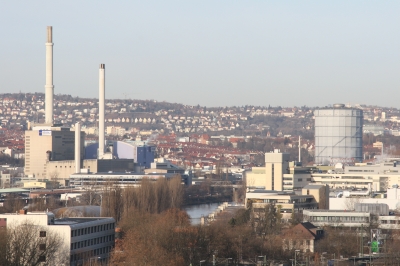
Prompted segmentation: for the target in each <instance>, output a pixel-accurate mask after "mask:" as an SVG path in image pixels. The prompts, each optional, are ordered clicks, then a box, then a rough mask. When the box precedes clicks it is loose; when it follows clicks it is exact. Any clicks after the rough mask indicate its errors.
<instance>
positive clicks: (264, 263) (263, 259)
mask: <svg viewBox="0 0 400 266" xmlns="http://www.w3.org/2000/svg"><path fill="white" fill-rule="evenodd" d="M258 258H261V259H262V261H263V264H262V266H266V265H267V256H265V255H264V256H258Z"/></svg>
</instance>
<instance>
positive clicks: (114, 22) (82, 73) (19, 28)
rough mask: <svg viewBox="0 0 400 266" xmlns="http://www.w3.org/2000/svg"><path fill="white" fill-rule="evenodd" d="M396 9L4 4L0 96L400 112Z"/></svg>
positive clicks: (361, 4) (314, 4)
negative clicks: (50, 54) (50, 92)
mask: <svg viewBox="0 0 400 266" xmlns="http://www.w3.org/2000/svg"><path fill="white" fill-rule="evenodd" d="M399 14H400V2H399V1H348V0H346V1H338V0H335V1H278V0H277V1H266V0H260V1H250V0H247V1H232V0H230V1H216V0H212V1H207V0H201V1H187V0H186V1H149V0H146V1H132V0H130V1H100V0H93V1H89V0H85V1H71V0H69V1H54V0H53V1H2V3H1V6H0V23H1V25H2V26H1V27H0V34H1V35H0V36H1V42H0V71H1V75H0V77H1V78H0V93H4V92H18V91H21V92H44V85H45V45H44V43H45V41H46V26H48V25H49V26H53V42H54V85H55V93H56V94H58V93H61V94H71V95H72V96H79V97H96V98H97V97H98V68H99V64H100V63H105V64H106V98H125V94H126V95H127V97H128V98H132V99H154V100H157V101H168V102H178V103H184V104H192V105H197V104H200V105H207V106H232V105H246V104H248V105H272V106H277V105H281V106H294V105H296V106H302V105H308V106H325V105H328V104H332V103H336V102H341V103H353V104H354V103H361V104H378V105H382V106H393V107H400V106H399V104H398V102H399V101H398V98H397V96H398V94H399V88H400V75H399V71H400V35H399V32H400V15H399Z"/></svg>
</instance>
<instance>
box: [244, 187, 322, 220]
mask: <svg viewBox="0 0 400 266" xmlns="http://www.w3.org/2000/svg"><path fill="white" fill-rule="evenodd" d="M326 189H327V188H326V187H325V186H315V187H308V188H306V189H305V191H303V192H304V193H302V194H301V195H297V194H295V193H294V192H287V191H272V190H261V189H260V190H253V191H248V192H247V193H246V207H248V206H249V204H251V205H252V208H253V212H258V211H262V210H263V209H264V208H265V206H266V205H268V204H275V206H277V207H278V208H279V210H280V212H281V214H282V219H284V220H289V219H292V213H294V212H300V211H303V210H307V209H318V208H319V206H327V207H328V208H329V201H328V200H329V199H328V197H327V196H326V195H327V194H328V193H326ZM310 192H311V193H310Z"/></svg>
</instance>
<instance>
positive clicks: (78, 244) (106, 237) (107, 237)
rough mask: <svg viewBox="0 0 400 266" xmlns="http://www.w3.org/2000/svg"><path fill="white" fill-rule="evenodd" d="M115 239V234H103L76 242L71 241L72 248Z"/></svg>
mask: <svg viewBox="0 0 400 266" xmlns="http://www.w3.org/2000/svg"><path fill="white" fill-rule="evenodd" d="M110 241H114V235H108V236H102V237H97V238H92V239H88V240H83V241H79V242H75V243H71V250H74V249H79V248H84V247H89V246H93V245H98V244H101V243H105V242H110Z"/></svg>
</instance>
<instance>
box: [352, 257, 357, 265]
mask: <svg viewBox="0 0 400 266" xmlns="http://www.w3.org/2000/svg"><path fill="white" fill-rule="evenodd" d="M352 257H353V265H356V256H352Z"/></svg>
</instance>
